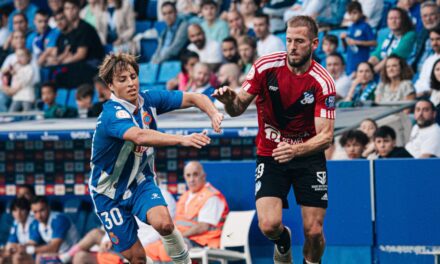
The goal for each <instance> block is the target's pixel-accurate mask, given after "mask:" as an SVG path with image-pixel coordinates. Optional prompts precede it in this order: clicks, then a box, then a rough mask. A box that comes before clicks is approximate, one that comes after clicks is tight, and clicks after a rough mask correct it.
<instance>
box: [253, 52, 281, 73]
mask: <svg viewBox="0 0 440 264" xmlns="http://www.w3.org/2000/svg"><path fill="white" fill-rule="evenodd" d="M286 57H287V52H285V51H279V52H274V53H271V54H267V55H264V56H261V57H260V58H259V59H258V60H256V61H255V63H254V65H253V67H254V70H256V71H257V72H258V73H262V72H263V71H265V70H268V69H273V68H278V67H282V66H284V65H286Z"/></svg>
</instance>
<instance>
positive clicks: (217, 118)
mask: <svg viewBox="0 0 440 264" xmlns="http://www.w3.org/2000/svg"><path fill="white" fill-rule="evenodd" d="M210 118H211V126H212V129H214V131H215V132H217V133H220V132H222V128H221V125H222V121H223V118H224V116H223V114H222V113H220V112H217V113H215V114H214V115H212V116H210Z"/></svg>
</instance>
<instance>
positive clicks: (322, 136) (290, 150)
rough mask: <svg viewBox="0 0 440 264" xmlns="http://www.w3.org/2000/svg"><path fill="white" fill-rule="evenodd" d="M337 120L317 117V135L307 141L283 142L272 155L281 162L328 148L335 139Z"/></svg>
mask: <svg viewBox="0 0 440 264" xmlns="http://www.w3.org/2000/svg"><path fill="white" fill-rule="evenodd" d="M334 123H335V121H334V120H333V119H327V118H322V117H315V127H316V135H315V136H314V137H312V138H311V139H309V140H308V141H307V142H305V143H301V144H296V145H290V144H289V143H287V142H281V143H279V144H278V146H277V148H276V149H274V150H273V153H272V156H273V157H274V159H275V160H277V161H279V162H280V163H284V162H288V161H290V160H291V159H293V158H294V157H302V156H308V155H311V154H313V153H316V152H319V151H323V150H325V149H326V148H328V147H329V146H330V144H331V142H332V139H333V129H334Z"/></svg>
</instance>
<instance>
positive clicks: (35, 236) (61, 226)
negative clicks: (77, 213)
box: [20, 196, 78, 263]
mask: <svg viewBox="0 0 440 264" xmlns="http://www.w3.org/2000/svg"><path fill="white" fill-rule="evenodd" d="M31 210H32V212H33V213H34V217H35V220H34V221H33V222H32V223H31V226H30V232H29V237H30V241H29V243H28V244H27V246H26V254H23V255H21V256H20V258H21V261H25V260H29V259H32V255H33V254H36V256H37V263H38V261H39V259H40V258H41V257H44V256H46V255H53V254H57V253H59V252H65V251H67V250H68V249H69V248H70V247H71V246H72V245H73V244H74V243H75V242H76V241H77V240H78V234H77V231H76V227H75V225H74V224H73V223H72V221H70V219H69V217H68V216H66V215H65V214H62V213H58V212H52V211H50V207H49V204H48V202H47V200H46V198H45V197H42V196H40V197H36V198H35V199H34V200H33V201H32V202H31Z"/></svg>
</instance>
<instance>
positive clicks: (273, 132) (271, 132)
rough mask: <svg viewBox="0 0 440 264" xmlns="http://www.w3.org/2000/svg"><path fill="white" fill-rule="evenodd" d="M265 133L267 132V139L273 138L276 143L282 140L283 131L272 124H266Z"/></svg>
mask: <svg viewBox="0 0 440 264" xmlns="http://www.w3.org/2000/svg"><path fill="white" fill-rule="evenodd" d="M264 133H265V134H266V139H269V140H272V141H274V142H276V143H279V142H280V141H281V132H280V131H279V130H277V129H276V128H274V127H273V126H271V125H268V124H264Z"/></svg>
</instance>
